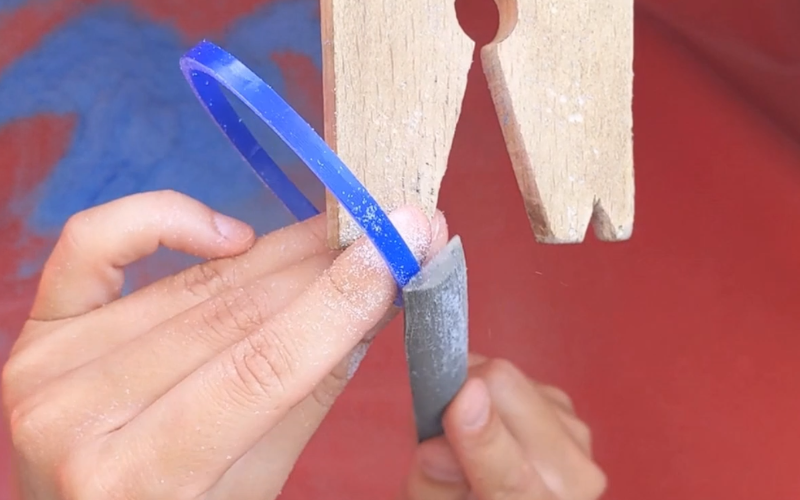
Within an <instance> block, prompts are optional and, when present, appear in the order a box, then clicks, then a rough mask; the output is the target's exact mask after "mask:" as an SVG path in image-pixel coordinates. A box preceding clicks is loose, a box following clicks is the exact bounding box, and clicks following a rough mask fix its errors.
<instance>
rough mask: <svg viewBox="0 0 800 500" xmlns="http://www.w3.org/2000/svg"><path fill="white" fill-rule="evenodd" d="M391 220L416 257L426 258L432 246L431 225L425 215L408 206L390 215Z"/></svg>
mask: <svg viewBox="0 0 800 500" xmlns="http://www.w3.org/2000/svg"><path fill="white" fill-rule="evenodd" d="M389 220H391V221H392V224H394V227H396V228H397V231H399V232H400V236H402V237H403V240H404V241H405V242H406V245H408V248H409V249H410V250H411V251H412V252H413V253H414V256H415V257H416V258H417V259H420V260H421V259H422V258H423V257H425V255H426V254H427V253H428V249H429V248H430V245H431V224H430V222H428V218H427V217H426V216H425V214H424V213H422V211H421V210H420V209H418V208H416V207H411V206H406V207H400V208H398V209H397V210H395V211H393V212H392V213H390V214H389Z"/></svg>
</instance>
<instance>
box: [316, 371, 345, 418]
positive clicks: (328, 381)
mask: <svg viewBox="0 0 800 500" xmlns="http://www.w3.org/2000/svg"><path fill="white" fill-rule="evenodd" d="M349 371H350V368H349V362H346V363H345V364H344V365H343V366H340V367H337V368H336V369H335V370H333V371H332V372H331V373H330V374H329V375H328V376H327V377H325V378H324V379H322V382H320V383H319V384H318V385H317V386H316V387H314V390H313V391H312V392H311V397H312V398H314V401H315V402H316V403H317V404H318V405H319V406H320V407H321V408H324V409H330V408H331V407H332V406H333V403H335V402H336V399H337V398H338V397H339V395H340V394H341V393H342V391H344V388H345V387H346V386H347V382H348V380H349V378H348V373H349Z"/></svg>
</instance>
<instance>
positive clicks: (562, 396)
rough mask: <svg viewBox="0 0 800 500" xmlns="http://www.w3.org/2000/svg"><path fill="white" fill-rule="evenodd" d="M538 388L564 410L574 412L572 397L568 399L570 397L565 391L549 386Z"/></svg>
mask: <svg viewBox="0 0 800 500" xmlns="http://www.w3.org/2000/svg"><path fill="white" fill-rule="evenodd" d="M540 387H541V390H542V392H544V393H545V395H547V396H548V397H549V398H550V399H551V400H553V401H555V402H556V403H558V404H560V405H561V406H563V407H564V408H566V409H569V410H574V408H575V404H574V402H573V401H572V397H570V395H569V394H567V393H566V392H565V391H563V390H561V389H559V388H558V387H554V386H551V385H542V386H540Z"/></svg>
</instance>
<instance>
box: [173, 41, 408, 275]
mask: <svg viewBox="0 0 800 500" xmlns="http://www.w3.org/2000/svg"><path fill="white" fill-rule="evenodd" d="M180 64H181V70H182V71H183V75H184V76H185V77H186V80H187V81H188V82H189V84H190V85H191V86H192V89H193V90H194V93H195V95H196V96H197V98H198V99H200V102H202V103H203V106H205V108H206V110H207V111H208V112H209V113H210V114H211V116H212V117H213V118H214V120H215V121H216V122H217V125H219V127H220V128H221V129H222V131H223V132H224V133H225V135H227V136H228V139H229V140H230V141H231V142H232V143H233V145H234V146H235V147H236V149H238V150H239V153H241V155H242V156H243V157H244V159H245V160H247V162H248V163H249V164H250V165H251V166H252V167H253V170H255V172H256V174H257V175H258V176H259V177H260V178H261V180H262V181H264V183H265V184H266V185H267V187H269V189H271V190H272V192H274V193H275V195H276V196H277V197H278V198H279V199H280V200H281V202H282V203H283V204H284V205H286V208H287V209H288V210H289V211H290V212H291V213H292V215H294V216H295V217H296V218H297V219H298V220H305V219H308V218H309V217H313V216H315V215H317V214H318V213H319V212H318V211H317V209H316V208H315V207H314V205H313V204H312V203H311V202H310V201H309V200H308V198H306V197H305V195H303V193H302V192H301V191H300V190H299V189H298V188H297V186H295V185H294V184H293V183H292V181H291V180H290V179H289V178H288V177H287V176H286V174H285V173H284V172H283V171H282V170H281V169H280V168H279V167H278V165H277V164H276V163H275V162H274V161H273V160H272V158H270V156H269V155H268V154H267V152H266V151H264V149H263V148H262V147H261V145H260V144H259V143H258V141H257V140H256V139H255V137H253V134H251V133H250V130H249V129H248V128H247V125H245V124H244V123H243V122H242V119H241V118H240V117H239V115H238V114H237V113H236V111H235V110H234V109H233V107H232V106H231V104H230V102H229V101H228V99H227V98H226V97H225V95H224V94H223V93H222V89H221V88H220V86H222V87H225V88H226V89H228V90H229V91H230V92H231V93H232V94H233V95H234V96H236V97H237V98H238V99H239V100H241V101H242V102H243V103H244V104H246V105H247V107H248V108H250V109H251V110H252V111H253V113H255V114H256V116H258V117H259V118H260V119H261V120H262V121H263V122H264V123H266V124H267V125H268V126H269V127H270V128H271V129H272V130H273V132H275V134H277V135H278V137H280V138H281V140H283V141H284V142H285V143H286V145H288V146H289V148H290V149H291V150H292V151H294V153H295V154H296V155H297V156H298V157H299V158H300V159H301V160H302V161H303V163H305V164H306V165H307V166H308V168H309V169H311V171H312V172H314V174H315V175H316V176H317V177H318V178H319V180H320V181H321V182H322V183H323V184H324V185H325V187H326V188H327V189H328V190H329V191H330V192H331V193H332V194H333V195H334V196H335V197H336V199H337V200H339V203H341V205H342V206H343V207H344V208H345V209H346V210H347V212H348V213H349V214H350V215H351V216H352V217H353V219H354V220H355V221H356V223H357V224H358V225H359V226H361V228H362V229H363V230H364V233H365V234H366V235H367V237H368V238H369V239H370V240H371V241H372V243H373V244H374V245H375V247H376V248H377V249H378V252H379V253H380V254H381V256H382V257H383V259H384V260H385V261H386V264H387V265H388V266H389V269H390V270H391V272H392V276H394V279H395V281H396V282H397V285H398V286H399V287H400V288H403V287H404V286H405V285H406V284H407V283H408V282H409V280H410V279H411V278H413V277H414V276H415V275H416V274H417V273H418V272H419V270H420V266H419V263H418V262H417V259H416V257H414V254H413V253H412V252H411V250H410V249H409V248H408V245H406V243H405V242H404V241H403V238H402V237H401V236H400V233H399V232H398V231H397V229H396V228H395V227H394V225H393V224H392V222H391V221H390V220H389V218H388V217H387V216H386V213H385V212H384V211H383V209H381V207H380V206H379V205H378V203H377V202H376V201H375V199H374V198H373V197H372V196H371V195H370V194H369V192H368V191H367V189H366V188H365V187H364V185H363V184H361V183H360V182H359V181H358V179H357V178H356V177H355V176H354V175H353V173H352V172H350V170H349V169H348V168H347V166H346V165H345V164H344V163H343V162H342V160H340V159H339V157H338V156H336V154H335V153H334V152H333V151H332V150H331V149H330V148H329V147H328V145H327V144H325V141H323V140H322V138H321V137H320V136H319V135H317V133H316V132H314V129H312V128H311V126H310V125H309V124H308V123H306V121H305V120H303V118H302V117H300V115H298V114H297V112H295V111H294V109H292V107H291V106H289V104H287V103H286V101H284V100H283V99H282V98H281V97H280V96H279V95H278V94H277V93H276V92H275V91H274V90H273V89H272V88H271V87H270V86H269V85H267V84H266V83H264V81H263V80H261V79H260V78H258V76H256V74H255V73H253V72H252V71H251V70H250V69H249V68H247V67H246V66H245V65H244V64H242V63H241V62H240V61H239V60H238V59H236V58H235V57H233V56H232V55H231V54H229V53H228V52H226V51H224V50H222V49H221V48H219V47H217V46H216V45H214V44H213V43H210V42H208V41H203V42H200V43H199V44H198V45H196V46H195V47H194V48H193V49H191V50H190V51H189V52H187V53H186V54H185V55H184V56H183V57H182V58H181V62H180Z"/></svg>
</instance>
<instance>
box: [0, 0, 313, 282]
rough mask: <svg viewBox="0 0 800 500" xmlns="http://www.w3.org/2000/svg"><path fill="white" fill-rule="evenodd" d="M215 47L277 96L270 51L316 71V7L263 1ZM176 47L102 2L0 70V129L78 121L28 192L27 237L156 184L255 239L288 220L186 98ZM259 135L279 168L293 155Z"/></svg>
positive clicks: (164, 31)
mask: <svg viewBox="0 0 800 500" xmlns="http://www.w3.org/2000/svg"><path fill="white" fill-rule="evenodd" d="M4 1H7V0H4ZM189 8H190V7H189ZM216 41H217V43H219V44H221V45H222V46H223V47H225V48H226V49H227V50H229V51H230V52H232V53H233V54H235V55H236V56H237V57H239V58H240V59H241V60H242V61H243V62H244V63H245V64H248V65H249V66H250V67H251V68H252V69H253V70H254V71H255V72H256V73H257V74H259V75H260V76H261V77H262V78H263V79H264V80H265V81H267V82H268V83H270V84H271V85H272V86H273V87H274V88H275V89H276V90H277V91H278V92H281V93H283V81H282V78H281V74H280V72H279V70H278V68H277V67H276V66H275V65H274V64H273V63H272V62H271V61H270V59H269V56H270V54H271V53H273V52H275V51H284V50H291V51H294V52H298V53H303V54H306V55H308V56H310V57H311V58H312V60H313V61H314V62H315V63H316V64H317V65H321V55H320V44H319V21H318V16H317V2H316V0H300V1H292V2H280V3H275V4H271V5H268V6H266V7H264V8H262V9H260V10H258V11H257V12H255V13H254V14H253V15H252V16H250V17H249V18H246V19H244V20H242V21H240V22H238V23H235V24H234V25H233V26H231V28H230V29H229V32H228V34H227V35H226V36H225V37H223V38H222V39H221V40H216ZM186 49H187V47H186V46H185V45H184V44H183V43H182V42H181V40H180V39H179V36H178V34H177V33H176V32H175V31H174V30H173V29H172V28H171V27H170V26H168V25H166V24H163V25H162V24H154V23H151V22H147V21H145V20H143V19H142V18H141V17H140V16H138V15H137V14H135V13H134V12H133V11H132V10H131V9H130V8H128V7H126V6H120V5H115V6H101V7H96V8H92V9H89V10H88V11H87V12H86V13H85V14H84V15H82V16H80V17H79V18H77V19H75V20H73V21H70V22H68V23H66V24H65V25H64V26H63V27H61V28H60V29H58V30H57V31H55V32H53V33H52V34H50V35H48V36H47V37H45V39H44V40H43V41H42V43H41V44H40V46H39V47H37V48H36V49H35V50H32V51H30V52H28V53H27V54H26V55H25V56H24V57H22V58H21V59H20V60H19V61H17V62H15V63H14V64H13V65H12V66H11V67H9V68H8V69H7V70H6V71H5V72H4V73H3V74H2V75H0V95H1V96H3V99H2V101H3V102H2V106H0V126H1V125H2V124H4V123H7V122H9V121H11V120H14V119H18V118H25V117H31V116H35V115H37V114H40V113H60V114H67V113H72V114H75V115H76V116H77V124H76V127H75V130H74V135H73V139H72V142H71V145H70V147H69V149H68V151H67V153H66V155H65V156H64V158H63V159H62V160H60V161H59V162H58V164H57V165H56V167H55V169H54V170H53V172H52V174H51V175H50V176H49V177H48V178H47V179H46V180H45V181H44V182H43V183H42V184H41V186H40V187H39V190H38V192H37V193H36V195H35V196H36V200H35V201H36V208H35V210H34V211H33V212H32V214H31V215H30V217H29V218H28V219H27V220H26V222H27V225H28V228H29V229H30V230H32V231H34V232H35V233H38V234H50V235H52V234H54V233H56V232H57V231H58V230H59V229H60V228H61V226H62V225H63V224H64V222H65V221H66V220H67V218H69V216H70V215H72V214H74V213H75V212H78V211H80V210H83V209H85V208H88V207H90V206H93V205H96V204H99V203H103V202H106V201H110V200H112V199H115V198H119V197H121V196H125V195H128V194H132V193H136V192H141V191H149V190H155V189H175V190H178V191H181V192H184V193H187V194H189V195H191V196H193V197H195V198H198V199H200V200H201V201H203V202H205V203H208V204H209V205H211V206H212V207H214V208H217V209H219V210H223V211H225V212H226V213H229V214H231V215H234V216H237V217H240V218H242V219H244V220H246V221H248V222H250V223H252V224H254V225H255V226H256V228H257V230H259V231H262V232H263V231H267V230H271V229H274V228H276V227H279V226H282V225H285V224H287V223H289V222H292V219H291V218H290V216H289V215H288V213H286V211H285V210H284V209H283V206H282V205H280V203H279V202H278V201H277V200H276V199H275V198H274V197H273V196H272V195H271V194H268V192H267V191H266V188H264V187H263V185H262V184H260V181H258V179H257V178H256V177H255V175H254V174H253V173H252V172H251V171H250V169H249V167H248V166H247V165H246V164H245V163H244V161H243V160H242V159H241V158H240V157H239V156H238V155H237V153H236V152H235V150H234V149H233V148H232V146H231V145H230V144H229V143H228V142H227V140H226V139H225V138H224V137H223V135H222V134H221V133H220V131H219V130H217V128H216V126H215V125H214V124H213V122H212V121H211V119H210V118H209V117H208V116H207V115H206V113H205V111H204V110H203V109H202V108H201V106H200V104H199V103H198V102H197V100H196V99H195V97H194V95H193V94H192V92H191V90H190V88H189V86H188V85H187V84H186V82H185V81H184V79H183V76H182V75H181V73H180V70H179V68H178V60H179V58H180V56H181V55H182V53H183V52H184V51H185V50H186ZM260 135H261V134H260ZM264 137H265V141H264V142H265V146H266V147H267V148H268V150H270V152H271V153H274V155H275V157H276V160H277V161H278V162H279V163H281V164H286V161H287V160H290V159H292V157H291V156H290V153H289V152H288V150H287V149H286V148H280V147H278V144H277V140H276V139H275V138H273V137H272V136H264ZM31 201H32V200H25V201H24V204H25V205H29V203H30V202H31ZM7 208H9V209H11V210H14V208H15V207H7ZM38 265H40V264H38ZM38 265H35V266H33V267H34V268H35V267H38ZM25 267H30V266H25ZM21 271H30V269H21Z"/></svg>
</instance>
